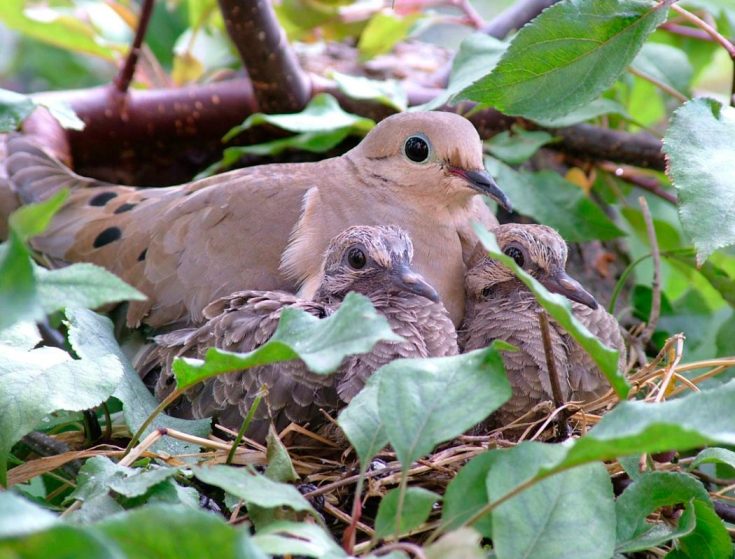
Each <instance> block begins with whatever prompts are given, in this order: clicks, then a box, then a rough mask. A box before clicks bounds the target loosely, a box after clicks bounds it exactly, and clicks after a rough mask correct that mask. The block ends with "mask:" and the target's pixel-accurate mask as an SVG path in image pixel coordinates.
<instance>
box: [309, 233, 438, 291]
mask: <svg viewBox="0 0 735 559" xmlns="http://www.w3.org/2000/svg"><path fill="white" fill-rule="evenodd" d="M412 258H413V244H412V243H411V239H409V237H408V235H407V234H406V232H405V231H404V230H403V229H401V228H400V227H395V226H379V227H373V226H366V225H360V226H355V227H350V228H348V229H345V230H344V231H343V232H342V233H340V234H339V235H337V236H336V237H334V238H333V239H332V241H331V242H330V243H329V247H328V248H327V250H326V253H325V256H324V264H323V270H324V277H323V279H322V282H321V285H320V286H319V289H318V290H317V293H316V295H315V297H314V298H315V300H317V301H340V300H342V299H343V298H344V297H345V295H347V293H348V292H349V291H356V292H358V293H361V294H363V295H366V296H368V297H370V295H371V294H374V293H376V292H378V291H380V292H386V291H388V292H393V293H412V294H414V295H419V296H421V297H426V298H427V299H431V300H432V301H438V300H439V295H438V294H437V292H436V290H435V289H434V288H433V287H431V286H430V285H429V284H428V283H426V280H424V278H423V277H421V275H420V274H417V273H416V272H414V271H413V270H412V269H411V259H412Z"/></svg>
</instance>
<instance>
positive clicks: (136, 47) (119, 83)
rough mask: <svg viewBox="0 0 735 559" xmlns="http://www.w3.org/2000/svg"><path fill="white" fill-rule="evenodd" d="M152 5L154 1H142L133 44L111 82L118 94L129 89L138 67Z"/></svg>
mask: <svg viewBox="0 0 735 559" xmlns="http://www.w3.org/2000/svg"><path fill="white" fill-rule="evenodd" d="M154 4H155V0H143V7H142V8H141V10H140V17H139V18H138V27H137V28H136V29H135V37H133V43H132V44H131V45H130V50H129V51H128V56H127V57H126V58H125V63H124V64H123V66H122V68H120V72H119V73H118V75H117V77H116V78H115V80H114V82H113V83H114V85H115V90H116V91H118V92H119V93H126V92H127V91H128V88H129V87H130V82H132V81H133V75H134V74H135V67H136V66H137V65H138V57H139V56H140V49H141V47H142V46H143V39H144V38H145V34H146V31H147V30H148V22H149V21H150V20H151V15H152V14H153V5H154Z"/></svg>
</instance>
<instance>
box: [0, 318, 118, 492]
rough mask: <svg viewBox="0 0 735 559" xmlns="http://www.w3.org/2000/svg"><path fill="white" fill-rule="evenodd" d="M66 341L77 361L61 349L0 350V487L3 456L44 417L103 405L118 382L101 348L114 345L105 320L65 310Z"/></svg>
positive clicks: (115, 368)
mask: <svg viewBox="0 0 735 559" xmlns="http://www.w3.org/2000/svg"><path fill="white" fill-rule="evenodd" d="M66 316H67V319H68V327H69V340H70V342H71V345H72V348H73V349H74V351H75V352H76V354H77V355H79V357H80V359H72V357H71V355H69V354H68V353H66V352H65V351H62V350H60V349H56V348H51V347H42V348H39V349H34V350H31V351H22V350H19V349H16V348H12V347H9V346H0V384H2V386H3V390H2V391H0V483H1V484H3V485H5V483H6V466H7V459H8V453H9V452H10V449H11V448H12V446H13V445H14V444H15V443H16V442H17V441H18V440H20V438H21V437H22V436H23V435H25V434H26V433H28V432H29V431H31V430H32V429H33V428H34V427H35V426H36V425H38V423H39V422H40V421H41V418H43V417H44V416H45V415H47V414H49V413H51V412H54V411H56V410H69V411H79V410H85V409H88V408H91V407H94V406H96V405H98V404H100V403H102V402H104V401H105V400H106V399H107V398H108V397H109V396H110V394H112V392H113V391H114V390H115V388H116V387H117V385H118V384H119V383H120V380H121V378H122V374H123V370H122V366H121V364H120V362H119V360H118V359H117V357H116V356H114V355H110V354H109V353H108V352H105V351H104V350H102V349H101V348H102V347H103V346H104V345H105V344H106V343H115V344H116V343H117V342H115V339H114V336H113V334H112V325H111V324H110V322H109V320H107V319H103V320H104V321H106V322H103V323H102V324H100V320H101V317H99V316H98V315H95V314H94V313H92V312H91V311H87V310H85V309H75V310H71V309H69V310H67V312H66Z"/></svg>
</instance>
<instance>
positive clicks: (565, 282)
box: [541, 271, 597, 310]
mask: <svg viewBox="0 0 735 559" xmlns="http://www.w3.org/2000/svg"><path fill="white" fill-rule="evenodd" d="M541 283H542V284H543V286H544V287H545V288H546V289H548V290H549V291H551V292H553V293H559V294H560V295H564V297H566V298H567V299H571V300H572V301H576V302H577V303H582V304H583V305H586V306H588V307H589V308H591V309H593V310H594V309H596V308H597V301H595V298H594V297H593V296H592V295H590V293H589V292H588V291H587V290H586V289H585V288H584V287H582V284H581V283H579V282H578V281H577V280H575V279H574V278H573V277H571V276H569V275H567V273H566V272H563V271H562V272H559V273H558V274H555V275H553V276H549V277H548V278H546V279H543V280H541Z"/></svg>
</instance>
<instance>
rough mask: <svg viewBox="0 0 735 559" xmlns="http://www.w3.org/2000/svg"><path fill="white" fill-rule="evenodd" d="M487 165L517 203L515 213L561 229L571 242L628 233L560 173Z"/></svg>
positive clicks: (514, 205)
mask: <svg viewBox="0 0 735 559" xmlns="http://www.w3.org/2000/svg"><path fill="white" fill-rule="evenodd" d="M487 163H488V167H489V168H490V169H491V171H490V172H491V174H493V175H494V176H496V177H497V180H498V184H502V185H503V191H504V192H505V193H506V194H507V195H508V197H509V198H510V199H511V200H513V208H514V210H515V211H517V212H518V213H521V214H523V215H527V216H528V217H532V218H533V219H534V220H536V221H538V222H539V223H543V224H545V225H548V226H550V227H553V228H554V229H557V230H558V231H559V234H560V235H561V236H562V237H564V238H565V239H566V240H567V241H568V242H570V243H578V242H584V241H592V240H598V239H599V240H607V239H614V238H616V237H620V236H622V235H623V234H624V233H623V231H621V230H620V229H619V228H618V226H617V225H615V224H614V223H613V222H612V221H610V219H609V218H608V217H607V216H606V215H605V212H603V211H602V210H601V209H600V207H599V206H598V205H597V204H595V203H594V202H592V201H591V200H590V199H589V198H587V197H586V196H585V195H584V192H583V191H582V189H580V188H579V187H577V186H575V185H573V184H572V183H570V182H568V181H566V180H564V179H563V178H562V177H560V176H559V175H558V174H557V173H553V172H551V171H541V172H539V173H528V172H525V171H520V172H519V171H514V170H513V169H511V168H510V167H508V166H507V165H504V164H502V163H500V162H497V163H496V164H495V165H493V161H492V160H488V161H487ZM493 167H495V172H494V173H493Z"/></svg>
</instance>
